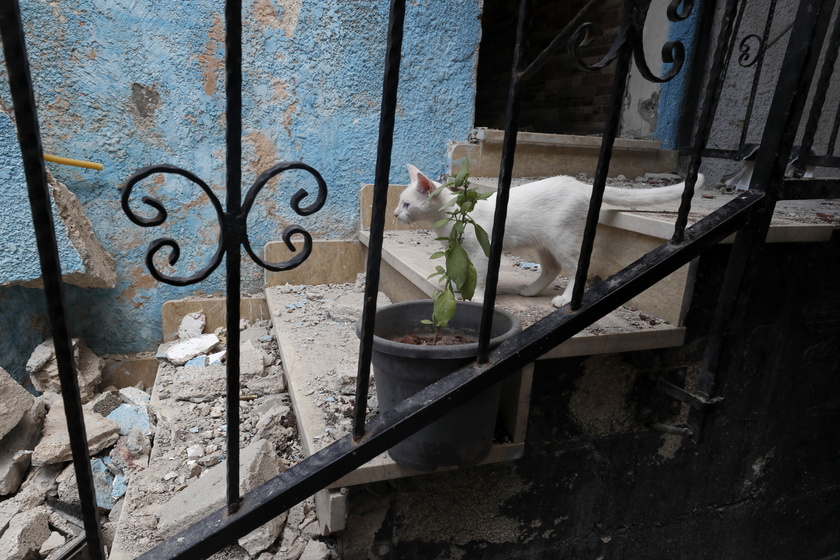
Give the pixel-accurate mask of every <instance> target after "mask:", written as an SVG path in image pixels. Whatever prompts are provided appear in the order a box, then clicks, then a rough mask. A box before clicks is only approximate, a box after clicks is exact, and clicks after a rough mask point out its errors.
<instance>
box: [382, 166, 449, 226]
mask: <svg viewBox="0 0 840 560" xmlns="http://www.w3.org/2000/svg"><path fill="white" fill-rule="evenodd" d="M407 167H408V174H409V177H410V178H411V182H410V183H409V185H408V187H406V189H405V190H404V191H403V192H402V194H400V200H399V202H398V203H397V207H396V208H395V209H394V216H396V217H397V219H398V220H399V221H401V222H402V223H404V224H414V223H420V224H432V223H434V222H436V221H438V220H439V219H440V206H441V203H442V202H444V201H440V203H438V198H437V197H435V199H434V200H429V196H430V195H431V194H432V193H433V192H434V191H435V189H436V188H438V187H439V186H440V184H439V183H437V182H435V181H432V180H431V179H429V178H428V177H426V176H425V175H423V174H422V173H421V172H420V170H418V169H417V168H416V167H414V166H413V165H411V164H408V166H407Z"/></svg>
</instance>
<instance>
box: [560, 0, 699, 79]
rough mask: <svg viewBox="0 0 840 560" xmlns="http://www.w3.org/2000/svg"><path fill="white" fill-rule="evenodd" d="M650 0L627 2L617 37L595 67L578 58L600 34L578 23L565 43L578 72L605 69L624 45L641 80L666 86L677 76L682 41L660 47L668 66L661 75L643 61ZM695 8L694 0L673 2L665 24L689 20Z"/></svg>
mask: <svg viewBox="0 0 840 560" xmlns="http://www.w3.org/2000/svg"><path fill="white" fill-rule="evenodd" d="M650 2H651V0H627V1H626V2H625V9H624V16H623V19H622V22H621V27H620V28H619V31H618V36H617V37H616V39H615V41H613V43H612V45H611V46H610V50H609V52H607V54H606V55H604V57H603V58H602V59H601V60H599V61H598V62H596V63H594V64H587V63H586V62H584V61H583V58H582V56H581V52H580V50H581V47H586V46H587V45H589V44H590V43H591V42H592V39H593V38H594V37H596V36H599V35H601V33H600V31H599V30H598V28H597V27H596V25H595V24H594V23H591V22H586V23H583V24H581V25H580V26H579V27H578V28H577V29H576V30H575V31H574V33H572V35H571V36H570V37H569V40H568V43H567V45H568V50H569V56H570V57H571V59H572V63H573V64H574V65H575V66H576V67H577V68H580V69H581V70H585V71H596V70H601V69H602V68H605V67H606V66H608V65H609V64H610V63H612V62H613V61H614V60H615V59H616V58H617V57H618V55H619V53H620V52H621V50H622V49H623V48H625V46H627V47H628V48H630V49H632V52H633V58H634V60H635V62H636V67H637V68H638V69H639V72H640V73H641V74H642V76H644V78H645V79H646V80H648V81H650V82H655V83H660V84H661V83H665V82H667V81H669V80H671V79H672V78H673V77H674V76H676V75H677V74H679V73H680V70H682V67H683V64H684V63H685V46H684V45H683V44H682V42H681V41H667V42H666V43H665V44H664V45H662V62H664V63H666V64H671V67H670V68H669V69H668V71H667V72H666V73H665V74H664V75H663V76H657V75H656V74H654V73H653V72H652V71H651V69H650V66H649V65H648V63H647V59H646V58H645V50H644V43H643V32H644V27H645V20H646V19H647V15H648V10H649V8H650ZM693 9H694V1H693V0H672V1H671V3H670V4H669V5H668V8H667V11H666V14H667V17H668V21H671V22H678V21H683V20H685V19H688V17H689V16H690V15H691V12H692V10H693Z"/></svg>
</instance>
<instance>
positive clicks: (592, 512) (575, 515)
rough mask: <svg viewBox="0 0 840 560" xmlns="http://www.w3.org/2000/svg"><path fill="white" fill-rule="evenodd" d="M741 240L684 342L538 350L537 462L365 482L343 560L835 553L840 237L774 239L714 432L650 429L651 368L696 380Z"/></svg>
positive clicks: (737, 340)
mask: <svg viewBox="0 0 840 560" xmlns="http://www.w3.org/2000/svg"><path fill="white" fill-rule="evenodd" d="M728 252H729V249H728V248H725V247H719V248H716V249H715V250H714V251H712V252H711V253H709V254H707V255H705V256H704V257H702V258H701V262H700V267H699V275H700V281H698V283H697V290H698V291H697V292H696V293H695V299H694V302H693V305H692V309H691V312H690V313H689V317H688V321H687V325H688V328H689V337H688V342H687V344H686V345H685V346H683V347H681V348H675V349H669V350H660V351H650V352H634V353H627V354H622V355H609V356H591V357H581V358H569V359H564V360H557V361H554V362H551V363H549V362H543V363H540V362H538V364H537V371H536V372H535V377H534V386H533V389H532V393H531V394H532V397H531V411H530V417H529V423H528V433H527V437H526V449H525V456H524V457H523V458H522V459H519V460H518V461H514V462H511V463H507V464H497V465H486V466H480V467H473V468H470V469H464V470H460V471H451V472H442V473H434V474H429V475H424V476H419V477H415V478H411V479H403V480H398V481H393V482H389V483H379V484H377V485H371V486H366V487H364V488H356V489H353V490H352V491H351V492H352V493H351V494H350V496H349V502H348V504H349V507H350V516H349V518H348V522H347V530H346V531H345V533H343V534H341V535H339V537H338V542H339V545H340V548H341V550H342V551H343V553H344V555H343V556H342V558H343V559H344V560H355V559H367V558H382V559H397V558H399V559H400V560H414V559H417V560H420V559H426V558H440V559H455V558H457V559H459V560H479V559H480V560H496V559H498V560H510V559H526V558H527V559H545V560H556V559H566V558H569V559H572V558H574V559H577V558H592V559H596V558H601V559H604V560H623V559H637V558H638V559H642V558H643V559H646V560H670V559H675V558H679V559H685V560H714V559H720V558H726V559H727V560H788V559H790V558H813V559H828V558H835V557H836V554H837V552H838V551H840V532H838V530H837V528H838V526H840V510H838V507H837V504H838V503H840V434H838V431H837V429H836V427H837V425H838V422H840V397H838V395H840V377H838V373H840V363H838V361H837V356H838V353H840V336H838V335H840V328H839V327H838V322H837V317H838V311H840V288H838V283H837V281H836V278H837V275H838V274H840V237H838V236H837V235H835V236H834V238H833V239H832V241H831V242H827V243H821V244H812V245H807V246H804V245H800V244H789V245H781V244H780V245H774V246H768V247H766V251H765V252H764V256H763V258H762V263H761V266H760V270H759V272H758V274H757V278H758V279H759V281H758V282H756V283H755V284H754V285H752V286H750V287H749V288H750V293H751V296H752V297H751V299H750V303H749V305H748V306H747V308H746V309H744V310H743V311H744V313H743V316H742V318H743V321H742V322H738V323H737V324H736V325H737V326H735V327H734V328H733V330H732V331H731V333H730V334H731V336H730V337H729V338H728V340H727V342H726V344H725V346H724V351H723V359H722V363H721V367H720V371H719V373H718V376H717V382H716V386H715V395H716V396H722V397H724V400H723V401H721V402H720V403H719V404H718V405H716V406H715V407H714V408H713V410H712V412H711V413H710V414H709V415H708V416H707V419H706V425H705V429H704V432H703V435H704V437H703V441H702V442H701V443H699V444H698V443H693V442H691V441H687V440H683V439H682V438H680V437H679V436H674V435H665V434H661V433H657V432H653V431H649V430H646V429H645V428H644V427H643V426H642V423H641V420H640V410H641V409H642V408H643V407H644V406H645V405H646V403H647V402H648V401H647V400H645V388H646V387H647V386H648V385H649V384H650V381H651V379H652V376H653V375H657V374H662V373H664V372H670V371H674V369H675V368H685V371H686V372H687V379H688V386H689V387H690V386H691V383H692V381H691V380H692V378H693V377H694V375H696V371H697V368H698V367H699V362H700V359H701V356H702V351H703V348H704V347H705V337H706V333H707V331H708V327H709V323H710V319H711V314H712V311H713V309H714V301H715V298H716V292H717V291H718V290H719V287H720V282H721V279H722V275H723V271H724V265H725V259H726V257H727V255H728ZM779 294H787V295H786V296H781V297H780V295H779ZM665 404H666V409H667V401H666V402H665ZM680 414H685V406H683V412H681V413H680ZM679 422H680V418H679V416H678V417H676V418H673V419H671V420H670V422H669V423H672V424H673V423H679Z"/></svg>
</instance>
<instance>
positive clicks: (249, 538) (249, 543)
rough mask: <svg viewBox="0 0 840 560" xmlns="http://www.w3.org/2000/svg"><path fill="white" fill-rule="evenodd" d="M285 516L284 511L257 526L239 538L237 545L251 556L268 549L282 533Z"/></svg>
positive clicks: (253, 556)
mask: <svg viewBox="0 0 840 560" xmlns="http://www.w3.org/2000/svg"><path fill="white" fill-rule="evenodd" d="M286 516H287V514H286V513H282V514H281V515H280V516H279V517H276V518H274V519H272V520H271V521H269V522H268V523H266V524H264V525H262V526H260V527H257V528H256V529H254V530H253V531H251V532H250V533H248V534H247V535H245V536H244V537H242V538H241V539H239V541H238V542H239V546H241V547H242V548H244V549H245V550H246V551H247V552H248V554H250V555H251V557H252V558H255V557H256V556H257V555H258V554H259V553H261V552H263V551H265V550H268V549H269V548H270V547H271V546H272V545H273V544H274V542H275V541H276V540H277V538H278V537H280V535H281V534H282V533H283V528H284V527H285V526H286Z"/></svg>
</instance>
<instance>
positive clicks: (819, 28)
mask: <svg viewBox="0 0 840 560" xmlns="http://www.w3.org/2000/svg"><path fill="white" fill-rule="evenodd" d="M834 4H835V0H803V1H802V2H801V3H800V4H799V9H798V11H797V15H796V20H795V23H794V27H793V30H792V32H791V37H790V43H789V46H788V49H787V52H786V53H785V58H784V61H783V62H782V69H781V72H780V74H779V81H778V83H777V84H776V90H775V93H774V95H773V101H772V103H771V105H770V110H769V112H768V117H767V125H766V126H765V128H764V134H763V136H762V139H761V149H760V150H759V152H758V155H757V156H756V165H755V172H754V173H753V176H752V180H751V182H750V190H749V191H748V192H761V193H765V196H766V200H765V203H764V205H763V207H762V208H760V209H759V211H758V212H756V215H755V217H754V219H753V220H752V223H751V224H750V226H749V227H747V228H744V229H743V230H741V231H739V232H738V235H737V236H736V238H735V243H734V244H733V247H732V253H731V255H730V258H729V264H728V265H727V268H726V273H725V276H724V280H723V286H722V287H721V294H720V296H719V298H718V303H717V307H716V309H715V315H714V317H713V319H712V326H711V329H710V335H709V339H708V341H707V343H706V350H705V352H704V354H703V361H702V363H701V366H700V373H699V374H698V376H697V381H696V384H695V392H696V393H697V394H700V395H703V396H705V397H711V396H712V391H713V390H714V385H715V378H716V376H717V371H718V370H719V369H720V365H721V358H722V355H723V351H724V344H725V342H726V339H727V337H728V335H729V332H731V330H732V329H737V325H738V324H739V322H740V321H741V319H742V317H743V310H744V303H745V302H746V300H747V299H748V297H749V293H750V284H751V283H752V282H754V281H755V280H756V271H757V270H759V268H758V267H757V266H756V263H757V260H758V258H759V257H760V253H761V251H760V249H761V244H762V243H763V242H764V239H765V238H766V237H767V231H768V229H769V228H770V220H771V218H772V217H773V210H774V209H775V206H776V200H777V199H778V196H779V193H780V192H781V191H782V187H783V184H784V182H785V178H784V174H785V168H786V167H787V162H788V161H789V155H790V152H791V150H792V148H793V142H794V138H795V137H796V132H797V129H798V128H799V122H800V119H801V118H802V112H803V110H804V108H805V102H806V100H807V97H808V91H809V89H810V87H811V82H812V80H813V77H814V70H815V69H816V66H817V59H818V58H819V46H820V45H821V44H822V42H823V39H824V38H825V35H826V32H827V28H828V22H829V19H830V17H829V16H830V15H831V12H832V10H833V9H834ZM704 422H705V415H704V414H703V412H702V411H699V410H695V409H691V410H690V411H689V416H688V424H689V428H691V431H692V432H693V434H694V435H693V437H694V438H695V439H698V440H699V439H700V437H701V433H702V432H701V430H702V428H703V424H704Z"/></svg>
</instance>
